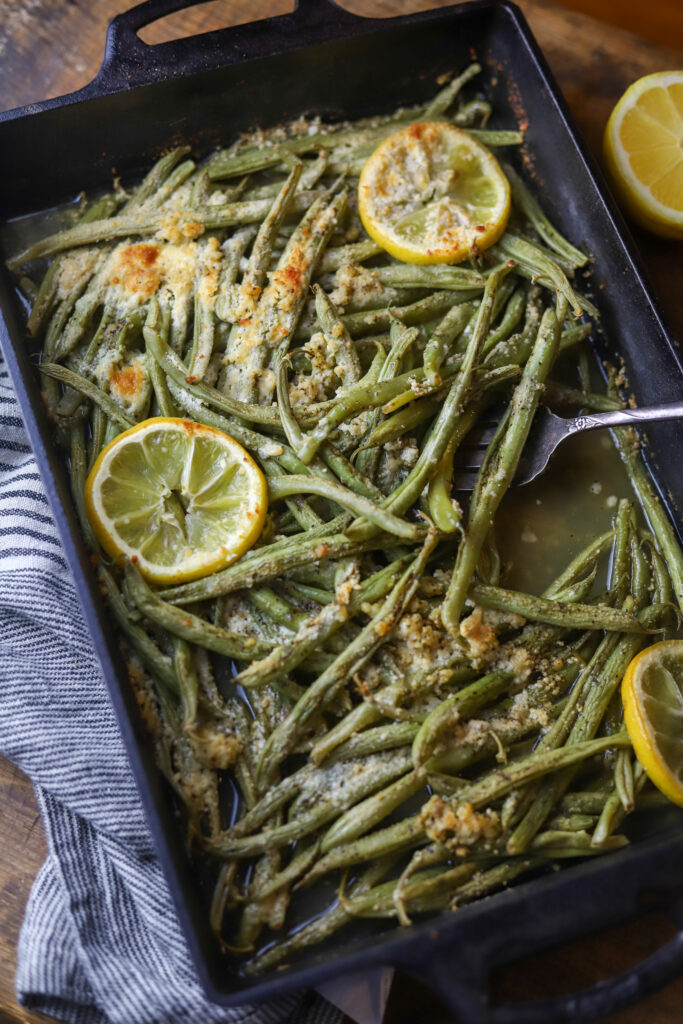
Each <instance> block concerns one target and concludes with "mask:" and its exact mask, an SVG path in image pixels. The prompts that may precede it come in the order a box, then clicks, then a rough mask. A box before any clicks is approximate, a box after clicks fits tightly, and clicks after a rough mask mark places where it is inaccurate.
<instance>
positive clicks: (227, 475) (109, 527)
mask: <svg viewBox="0 0 683 1024" xmlns="http://www.w3.org/2000/svg"><path fill="white" fill-rule="evenodd" d="M266 506H267V485H266V482H265V479H264V477H263V474H262V473H261V471H260V469H259V468H258V466H257V465H256V463H255V462H254V460H253V459H252V458H251V456H250V455H249V454H248V453H247V452H246V451H245V450H244V448H242V446H241V445H239V444H238V443H237V442H236V441H235V440H233V438H231V437H229V436H228V435H227V434H224V433H223V432H222V431H220V430H215V429H213V428H212V427H207V426H203V425H202V424H199V423H195V422H193V421H192V420H185V419H174V418H166V417H158V418H153V419H149V420H145V421H144V422H143V423H139V424H138V425H137V426H135V427H132V428H131V429H130V430H126V431H125V432H124V433H123V434H119V436H118V437H116V438H115V439H114V440H113V441H112V442H111V443H110V444H109V445H107V447H106V448H105V449H104V450H103V451H102V452H101V454H100V456H99V458H98V459H97V461H96V462H95V465H94V466H93V468H92V470H91V472H90V474H89V476H88V479H87V481H86V486H85V507H86V512H87V515H88V519H89V521H90V524H91V526H92V528H93V530H94V532H95V535H96V537H97V539H98V540H99V541H100V543H101V544H102V547H103V548H104V549H105V551H106V552H107V553H108V554H109V555H111V556H112V557H115V556H117V555H125V556H126V557H128V558H130V559H131V561H133V562H134V563H135V564H136V565H137V567H138V568H139V569H140V571H141V573H142V574H143V575H144V576H146V577H147V579H149V580H151V581H152V582H155V583H160V584H172V583H179V582H184V581H187V580H192V579H197V578H198V577H200V576H205V575H208V574H209V573H212V572H215V571H216V570H218V569H221V568H224V567H225V566H227V565H229V564H230V563H231V562H233V561H235V560H236V559H237V558H239V557H240V555H242V554H243V553H244V552H245V551H246V550H247V549H248V548H249V547H251V545H252V544H253V543H254V541H255V540H256V539H257V537H258V536H259V534H260V532H261V528H262V526H263V520H264V518H265V513H266Z"/></svg>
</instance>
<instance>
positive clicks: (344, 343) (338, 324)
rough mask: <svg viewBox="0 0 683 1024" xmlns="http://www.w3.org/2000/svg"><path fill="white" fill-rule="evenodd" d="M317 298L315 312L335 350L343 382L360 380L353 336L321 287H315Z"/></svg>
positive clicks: (328, 341) (329, 343)
mask: <svg viewBox="0 0 683 1024" xmlns="http://www.w3.org/2000/svg"><path fill="white" fill-rule="evenodd" d="M313 295H314V296H315V312H316V316H317V318H318V322H319V324H320V329H321V330H322V332H323V334H324V335H325V339H326V341H327V344H328V346H330V347H332V348H333V351H334V356H335V362H336V364H337V366H339V367H340V369H341V370H342V371H343V377H342V380H343V382H344V383H345V384H346V383H347V382H348V383H355V381H357V380H360V377H361V367H360V360H359V358H358V353H357V352H356V347H355V345H354V344H353V342H352V340H351V335H350V334H349V332H348V331H347V330H346V327H345V326H344V322H343V320H342V319H341V317H340V315H339V313H338V312H337V309H336V308H335V306H334V303H333V302H332V300H331V299H330V298H329V297H328V296H327V295H326V294H325V292H324V291H323V290H322V288H321V287H320V285H318V284H314V285H313Z"/></svg>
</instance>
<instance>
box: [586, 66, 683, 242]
mask: <svg viewBox="0 0 683 1024" xmlns="http://www.w3.org/2000/svg"><path fill="white" fill-rule="evenodd" d="M603 148H604V154H605V162H606V164H607V169H608V171H609V174H610V177H611V179H612V182H613V184H614V187H615V190H616V192H617V194H618V196H619V199H620V200H621V201H622V203H623V204H624V206H625V208H626V210H627V211H628V213H629V214H630V215H631V217H632V218H633V219H634V220H635V221H636V222H637V223H638V224H640V225H641V226H642V227H644V228H646V229H648V230H650V231H653V232H654V233H655V234H659V235H663V236H665V237H671V238H683V71H660V72H657V73H656V74H653V75H646V76H645V77H644V78H639V79H638V81H636V82H634V83H633V85H631V86H629V88H628V89H627V90H626V92H625V93H624V95H623V96H622V97H621V99H620V100H619V102H618V103H617V105H616V106H615V108H614V110H613V111H612V114H611V116H610V119H609V121H608V122H607V127H606V129H605V137H604V144H603Z"/></svg>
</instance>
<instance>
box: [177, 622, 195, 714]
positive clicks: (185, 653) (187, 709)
mask: <svg viewBox="0 0 683 1024" xmlns="http://www.w3.org/2000/svg"><path fill="white" fill-rule="evenodd" d="M173 667H174V669H175V674H176V678H177V680H178V686H179V687H180V715H181V721H182V724H183V727H184V728H185V729H187V728H189V727H190V726H192V725H194V723H195V722H196V719H197V699H198V683H197V670H196V668H195V666H194V664H193V661H192V648H191V647H190V645H189V644H188V643H187V641H186V640H181V639H180V637H174V640H173Z"/></svg>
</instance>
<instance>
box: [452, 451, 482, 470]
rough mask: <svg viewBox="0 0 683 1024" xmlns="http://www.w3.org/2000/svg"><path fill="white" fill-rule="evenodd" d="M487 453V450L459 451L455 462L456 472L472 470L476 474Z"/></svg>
mask: <svg viewBox="0 0 683 1024" xmlns="http://www.w3.org/2000/svg"><path fill="white" fill-rule="evenodd" d="M485 451H486V449H485V448H471V449H464V450H460V449H459V450H458V454H457V455H456V457H455V460H454V464H455V471H456V472H457V473H459V472H460V470H468V469H471V470H474V471H475V472H476V471H477V470H478V469H479V467H480V466H481V464H482V462H483V461H484V453H485Z"/></svg>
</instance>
